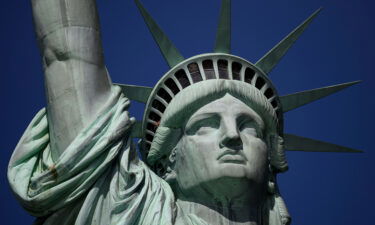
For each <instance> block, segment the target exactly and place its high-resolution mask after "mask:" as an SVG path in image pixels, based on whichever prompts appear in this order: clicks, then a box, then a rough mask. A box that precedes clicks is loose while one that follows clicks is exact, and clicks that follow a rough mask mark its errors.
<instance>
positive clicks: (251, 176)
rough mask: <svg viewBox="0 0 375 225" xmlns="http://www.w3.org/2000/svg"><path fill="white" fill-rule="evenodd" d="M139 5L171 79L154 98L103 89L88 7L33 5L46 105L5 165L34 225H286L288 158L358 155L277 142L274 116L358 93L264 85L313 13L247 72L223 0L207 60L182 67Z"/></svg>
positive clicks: (145, 90)
mask: <svg viewBox="0 0 375 225" xmlns="http://www.w3.org/2000/svg"><path fill="white" fill-rule="evenodd" d="M135 3H136V4H137V6H138V8H139V9H140V12H141V14H142V16H143V17H144V19H145V22H146V24H147V26H148V27H149V29H150V31H151V33H152V35H153V37H154V39H155V41H156V43H157V44H158V46H159V48H160V50H161V52H162V54H163V56H164V58H165V60H166V61H167V63H168V64H169V66H170V68H171V69H170V70H169V71H168V72H167V73H166V74H165V75H164V76H163V77H162V78H161V79H160V80H159V81H158V83H157V84H156V85H155V87H153V88H151V87H142V86H134V85H123V84H113V83H112V81H111V79H110V77H109V74H108V72H107V69H106V67H105V63H104V57H103V50H102V47H101V38H100V28H99V18H98V14H97V10H96V4H95V0H32V7H33V15H34V21H35V28H36V33H37V38H38V42H39V46H40V49H41V53H42V59H43V66H44V75H45V87H46V95H47V107H46V108H45V109H42V110H40V112H39V113H38V114H37V115H36V116H35V117H34V119H33V120H32V121H31V123H30V125H29V126H28V128H27V129H26V131H25V133H24V135H23V136H22V138H21V139H20V141H19V143H18V145H17V147H16V149H15V151H14V153H13V155H12V157H11V160H10V162H9V167H8V179H9V183H10V185H11V187H12V190H13V192H14V194H15V195H16V197H17V199H18V200H19V202H20V203H21V204H22V206H23V207H24V208H25V209H26V210H27V211H28V212H29V213H30V214H32V215H33V216H35V217H37V219H36V221H35V224H43V225H49V224H53V225H71V224H75V225H94V224H106V225H108V224H110V225H115V224H129V225H136V224H144V225H150V224H159V225H165V224H176V225H180V224H181V225H182V224H192V225H209V224H211V225H212V224H215V225H220V224H233V225H237V224H241V225H286V224H290V222H291V217H290V215H289V213H288V211H287V208H286V206H285V203H284V201H283V199H282V197H281V195H280V191H279V189H278V185H277V174H278V173H281V172H285V171H286V170H287V169H288V164H287V161H286V157H285V153H284V151H285V149H288V150H299V151H323V152H324V151H325V152H358V150H354V149H350V148H346V147H342V146H338V145H334V144H330V143H326V142H322V141H317V140H313V139H309V138H304V137H300V136H296V135H292V134H284V132H283V113H285V112H288V111H290V110H293V109H296V108H298V107H300V106H302V105H305V104H308V103H310V102H312V101H315V100H317V99H320V98H323V97H325V96H328V95H330V94H332V93H335V92H337V91H339V90H342V89H344V88H346V87H349V86H351V85H353V84H355V83H358V82H349V83H344V84H340V85H335V86H329V87H324V88H319V89H314V90H308V91H303V92H299V93H295V94H291V95H287V96H279V95H278V93H277V90H276V88H275V86H274V85H273V84H272V82H271V80H270V79H269V77H268V74H269V73H270V72H271V70H272V69H273V68H274V67H275V66H276V65H277V63H278V62H279V61H280V59H281V58H282V57H283V56H284V54H285V53H286V52H287V50H288V49H289V48H290V47H291V46H292V44H293V43H294V42H295V41H296V40H297V39H298V37H299V36H300V35H301V34H302V33H303V31H304V30H305V29H306V28H307V26H308V25H309V24H310V22H311V21H312V20H313V19H314V18H315V17H316V15H317V14H318V13H319V11H320V10H318V11H316V12H315V13H313V14H312V15H311V16H310V17H309V18H308V19H307V20H306V21H304V22H303V23H302V24H301V25H299V26H298V27H297V28H296V29H295V30H293V31H292V32H291V33H290V34H289V35H288V36H287V37H286V38H284V39H283V40H282V41H281V42H280V43H278V44H277V45H276V46H275V47H274V48H272V49H271V50H270V51H269V52H268V53H266V54H265V55H264V56H263V57H262V58H261V59H260V60H259V61H258V62H256V63H255V64H253V63H250V62H248V61H247V60H245V59H243V58H240V57H238V56H235V55H231V54H230V50H231V47H230V30H231V29H230V8H231V7H230V5H231V1H230V0H223V1H222V9H221V13H220V20H219V26H218V32H217V36H216V44H215V48H214V52H213V53H208V54H201V55H197V56H193V57H190V58H188V59H185V58H184V57H183V56H182V55H181V54H180V53H179V51H178V50H177V48H176V47H175V46H174V45H173V44H172V42H171V41H170V40H169V39H168V38H167V36H166V35H165V34H164V33H163V31H162V30H161V28H160V27H159V26H158V25H157V23H156V22H155V21H154V20H153V19H152V17H151V16H150V14H149V13H148V12H147V11H146V10H145V8H144V7H143V6H142V5H141V3H140V2H139V1H138V0H136V1H135ZM130 100H134V101H139V102H143V103H145V104H146V106H145V113H144V116H143V120H142V121H139V122H138V121H135V119H134V118H132V117H130V116H129V114H128V111H127V110H128V107H129V103H130ZM133 138H140V141H139V143H138V148H139V153H140V154H138V152H137V150H136V149H137V146H136V145H135V144H134V143H133V142H132V139H133Z"/></svg>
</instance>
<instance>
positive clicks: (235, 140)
mask: <svg viewBox="0 0 375 225" xmlns="http://www.w3.org/2000/svg"><path fill="white" fill-rule="evenodd" d="M220 147H221V148H224V147H227V148H230V149H234V150H240V149H242V140H241V136H240V132H239V130H238V127H237V124H236V121H235V120H233V119H231V120H224V121H223V124H222V139H221V141H220Z"/></svg>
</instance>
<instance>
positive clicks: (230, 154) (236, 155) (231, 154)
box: [217, 149, 247, 164]
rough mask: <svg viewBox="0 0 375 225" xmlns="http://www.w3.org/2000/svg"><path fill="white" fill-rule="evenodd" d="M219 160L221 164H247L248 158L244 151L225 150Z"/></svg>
mask: <svg viewBox="0 0 375 225" xmlns="http://www.w3.org/2000/svg"><path fill="white" fill-rule="evenodd" d="M217 160H218V161H219V162H221V163H237V164H246V161H247V160H246V157H245V156H244V155H243V152H242V151H238V150H230V149H228V150H225V151H223V152H222V153H221V154H220V155H219V156H218V157H217Z"/></svg>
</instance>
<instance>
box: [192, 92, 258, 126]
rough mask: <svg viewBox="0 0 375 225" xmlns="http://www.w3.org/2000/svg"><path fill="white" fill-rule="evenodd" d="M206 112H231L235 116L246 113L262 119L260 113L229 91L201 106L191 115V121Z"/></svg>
mask: <svg viewBox="0 0 375 225" xmlns="http://www.w3.org/2000/svg"><path fill="white" fill-rule="evenodd" d="M204 114H230V115H233V116H236V115H238V114H246V115H248V116H251V117H254V118H255V119H257V120H259V121H262V119H261V117H260V116H259V115H258V113H256V112H255V111H254V110H253V109H252V108H251V107H249V106H248V105H247V104H245V103H244V102H242V101H241V100H240V99H238V98H236V97H234V96H232V95H231V94H229V93H227V94H225V95H224V96H222V97H220V98H218V99H216V100H214V101H212V102H210V103H208V104H206V105H204V106H202V107H201V108H199V109H198V110H197V111H196V112H195V113H193V114H192V115H191V117H190V118H189V121H191V120H192V119H194V118H196V117H200V116H201V115H204Z"/></svg>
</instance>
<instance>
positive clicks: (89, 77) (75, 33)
mask: <svg viewBox="0 0 375 225" xmlns="http://www.w3.org/2000/svg"><path fill="white" fill-rule="evenodd" d="M32 8H33V15H34V21H35V27H36V33H37V37H38V41H39V46H40V50H41V53H42V58H43V65H44V76H45V87H46V96H47V112H48V121H49V132H50V138H51V142H50V144H51V147H52V149H53V152H52V157H53V159H57V158H58V157H59V155H61V153H62V152H63V151H64V149H65V148H66V147H67V146H68V145H69V144H70V142H71V141H72V140H73V139H74V138H75V137H76V136H77V134H78V133H79V132H80V131H81V129H82V128H84V127H85V126H87V125H88V124H90V123H91V122H92V121H93V120H94V119H95V118H96V116H97V113H98V111H99V110H100V108H101V107H102V106H103V104H104V102H105V101H106V100H107V99H108V97H109V95H110V89H111V81H110V79H109V76H108V74H107V71H106V68H105V65H104V57H103V49H102V45H101V38H100V29H99V18H98V14H97V9H96V2H95V0H32Z"/></svg>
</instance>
